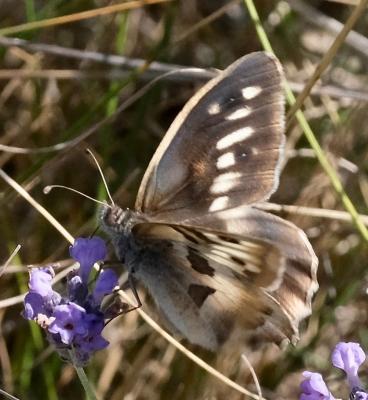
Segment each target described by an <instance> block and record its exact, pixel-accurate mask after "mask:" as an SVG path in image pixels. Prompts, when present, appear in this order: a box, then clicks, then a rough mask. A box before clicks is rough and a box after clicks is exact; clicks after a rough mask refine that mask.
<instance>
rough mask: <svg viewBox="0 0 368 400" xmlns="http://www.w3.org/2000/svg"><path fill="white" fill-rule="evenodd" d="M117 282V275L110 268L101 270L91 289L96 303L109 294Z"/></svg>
mask: <svg viewBox="0 0 368 400" xmlns="http://www.w3.org/2000/svg"><path fill="white" fill-rule="evenodd" d="M118 284H119V280H118V277H117V275H116V273H115V272H114V271H113V270H112V269H105V270H103V271H102V272H101V273H100V275H99V276H98V278H97V281H96V285H95V288H94V290H93V294H92V295H93V299H94V301H95V302H96V303H101V301H102V299H103V298H104V296H106V295H108V294H110V293H111V292H112V291H113V289H114V287H115V286H117V285H118Z"/></svg>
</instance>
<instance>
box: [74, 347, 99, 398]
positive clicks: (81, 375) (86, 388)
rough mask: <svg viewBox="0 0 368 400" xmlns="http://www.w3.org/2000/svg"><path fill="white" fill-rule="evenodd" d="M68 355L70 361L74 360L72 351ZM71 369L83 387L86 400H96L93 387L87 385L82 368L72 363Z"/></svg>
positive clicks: (87, 381)
mask: <svg viewBox="0 0 368 400" xmlns="http://www.w3.org/2000/svg"><path fill="white" fill-rule="evenodd" d="M69 355H70V359H71V360H74V353H73V351H72V350H71V351H69ZM73 367H74V369H75V370H76V372H77V375H78V378H79V380H80V382H81V384H82V386H83V389H84V391H85V393H86V396H87V399H88V400H98V398H97V396H96V393H95V391H94V389H93V387H92V386H91V384H90V383H89V380H88V378H87V375H86V373H85V372H84V369H83V368H82V367H77V366H76V365H75V364H74V362H73Z"/></svg>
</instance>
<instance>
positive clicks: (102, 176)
mask: <svg viewBox="0 0 368 400" xmlns="http://www.w3.org/2000/svg"><path fill="white" fill-rule="evenodd" d="M86 152H87V154H89V155H90V156H91V157H92V159H93V161H94V162H95V164H96V167H97V169H98V172H99V173H100V176H101V179H102V182H103V184H104V186H105V190H106V193H107V196H108V198H109V199H110V202H111V204H112V205H113V206H114V205H115V203H114V200H113V199H112V196H111V193H110V190H109V187H108V186H107V182H106V179H105V175H104V174H103V172H102V169H101V167H100V164H99V163H98V161H97V159H96V157H95V156H94V154H93V153H92V151H91V150H90V149H86Z"/></svg>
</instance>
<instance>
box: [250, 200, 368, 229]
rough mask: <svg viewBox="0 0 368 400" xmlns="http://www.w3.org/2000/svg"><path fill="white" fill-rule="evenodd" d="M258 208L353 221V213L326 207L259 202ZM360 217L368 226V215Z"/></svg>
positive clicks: (360, 215)
mask: <svg viewBox="0 0 368 400" xmlns="http://www.w3.org/2000/svg"><path fill="white" fill-rule="evenodd" d="M257 208H260V209H262V210H266V211H275V212H279V213H282V212H286V213H290V214H297V215H304V216H308V217H315V218H326V219H333V220H339V221H344V222H352V218H351V215H350V214H349V213H348V212H346V211H339V210H330V209H326V208H315V207H305V206H293V205H283V204H275V203H258V204H257ZM359 218H360V219H361V221H362V222H363V223H364V225H365V226H367V227H368V215H363V214H359Z"/></svg>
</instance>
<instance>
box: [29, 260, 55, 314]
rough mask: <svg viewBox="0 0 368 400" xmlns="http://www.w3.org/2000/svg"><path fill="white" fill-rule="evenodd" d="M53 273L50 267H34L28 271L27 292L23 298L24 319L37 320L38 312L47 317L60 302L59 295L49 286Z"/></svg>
mask: <svg viewBox="0 0 368 400" xmlns="http://www.w3.org/2000/svg"><path fill="white" fill-rule="evenodd" d="M54 275H55V274H54V270H53V269H52V268H51V267H47V268H34V269H32V270H31V271H30V274H29V283H28V286H29V292H28V293H27V295H26V297H25V298H24V313H23V316H24V317H25V318H26V319H31V320H35V321H37V319H38V317H39V315H40V314H42V315H45V316H47V317H49V316H50V315H51V314H52V311H53V309H54V307H55V306H56V305H58V304H59V303H60V301H61V296H60V295H59V293H57V292H55V291H54V290H52V287H51V281H52V279H53V277H54Z"/></svg>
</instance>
